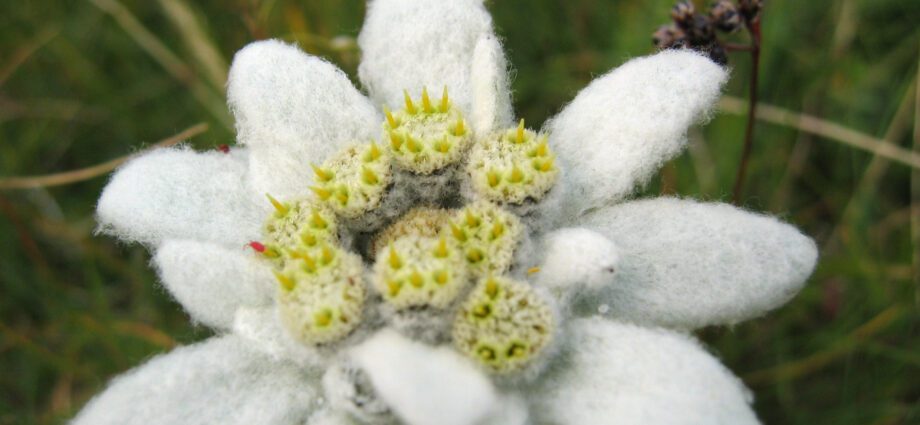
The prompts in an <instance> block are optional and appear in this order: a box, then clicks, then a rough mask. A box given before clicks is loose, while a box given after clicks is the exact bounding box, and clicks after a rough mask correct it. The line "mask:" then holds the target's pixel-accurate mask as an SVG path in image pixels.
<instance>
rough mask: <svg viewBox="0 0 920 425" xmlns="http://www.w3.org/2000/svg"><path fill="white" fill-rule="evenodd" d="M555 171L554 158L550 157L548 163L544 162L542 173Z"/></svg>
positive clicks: (541, 166)
mask: <svg viewBox="0 0 920 425" xmlns="http://www.w3.org/2000/svg"><path fill="white" fill-rule="evenodd" d="M552 169H553V158H552V157H550V158H549V159H547V160H546V161H543V164H541V165H540V171H542V172H544V173H545V172H548V171H550V170H552Z"/></svg>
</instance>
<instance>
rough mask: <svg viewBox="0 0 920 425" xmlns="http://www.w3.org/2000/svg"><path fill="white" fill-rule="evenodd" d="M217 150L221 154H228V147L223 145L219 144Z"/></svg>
mask: <svg viewBox="0 0 920 425" xmlns="http://www.w3.org/2000/svg"><path fill="white" fill-rule="evenodd" d="M217 150H219V151H221V152H223V153H230V146H227V145H225V144H220V145H217Z"/></svg>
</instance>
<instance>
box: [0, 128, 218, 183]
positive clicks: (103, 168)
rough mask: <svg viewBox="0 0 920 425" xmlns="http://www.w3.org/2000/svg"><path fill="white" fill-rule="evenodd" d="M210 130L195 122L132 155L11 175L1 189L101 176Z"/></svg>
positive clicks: (76, 180)
mask: <svg viewBox="0 0 920 425" xmlns="http://www.w3.org/2000/svg"><path fill="white" fill-rule="evenodd" d="M207 130H208V124H207V123H198V124H195V125H193V126H191V127H189V128H187V129H185V130H182V131H181V132H179V133H177V134H175V135H173V136H170V137H168V138H166V139H163V140H161V141H159V142H156V143H155V144H154V145H153V146H151V147H150V148H148V149H145V150H142V151H140V152H136V153H134V154H131V155H125V156H123V157H120V158H115V159H113V160H110V161H106V162H103V163H102V164H97V165H93V166H91V167H86V168H81V169H79V170H73V171H66V172H63V173H57V174H48V175H44V176H33V177H10V178H6V179H0V190H3V189H30V188H36V187H50V186H61V185H65V184H71V183H77V182H81V181H84V180H89V179H91V178H94V177H98V176H101V175H103V174H105V173H108V172H109V171H112V170H114V169H115V168H117V167H118V166H119V165H121V164H122V163H124V162H125V161H127V160H129V159H131V158H134V157H135V156H137V155H141V154H143V153H146V152H147V151H149V150H151V149H157V148H164V147H167V146H172V145H175V144H177V143H179V142H182V141H184V140H186V139H189V138H191V137H194V136H197V135H199V134H201V133H204V132H205V131H207Z"/></svg>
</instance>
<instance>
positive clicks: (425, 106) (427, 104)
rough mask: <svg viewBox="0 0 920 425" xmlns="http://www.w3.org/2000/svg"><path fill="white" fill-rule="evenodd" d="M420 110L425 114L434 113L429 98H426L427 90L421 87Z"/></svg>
mask: <svg viewBox="0 0 920 425" xmlns="http://www.w3.org/2000/svg"><path fill="white" fill-rule="evenodd" d="M422 110H423V111H425V113H426V114H432V113H434V106H433V105H432V104H431V98H429V97H428V88H426V87H422Z"/></svg>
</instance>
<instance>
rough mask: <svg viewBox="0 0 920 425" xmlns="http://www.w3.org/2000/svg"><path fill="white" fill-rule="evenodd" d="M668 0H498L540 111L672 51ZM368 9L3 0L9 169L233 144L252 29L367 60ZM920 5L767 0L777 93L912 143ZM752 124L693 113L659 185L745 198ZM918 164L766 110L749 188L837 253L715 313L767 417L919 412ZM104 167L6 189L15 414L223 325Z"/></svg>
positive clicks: (526, 102)
mask: <svg viewBox="0 0 920 425" xmlns="http://www.w3.org/2000/svg"><path fill="white" fill-rule="evenodd" d="M671 3H672V2H671V1H670V0H641V1H640V0H611V1H602V0H568V1H555V2H554V1H548V0H541V1H534V0H501V1H492V2H489V8H490V9H491V10H492V12H493V14H494V18H495V25H496V27H497V30H498V32H499V34H500V35H501V37H502V38H503V39H504V41H505V46H506V49H507V51H508V54H509V58H510V61H511V63H512V64H513V67H514V69H515V74H514V76H515V78H514V85H513V87H514V96H515V106H516V110H517V112H518V113H519V114H520V116H522V117H524V118H526V119H527V121H528V122H531V123H540V122H543V121H544V120H545V119H546V118H548V117H550V116H551V115H553V114H554V113H555V112H557V111H558V110H559V109H560V108H561V107H562V106H563V105H564V104H565V102H567V101H568V100H569V99H571V98H572V97H573V95H574V94H575V93H577V91H578V90H579V89H580V88H581V87H583V86H584V85H585V84H587V83H588V82H589V81H590V80H591V79H592V78H593V77H594V76H597V75H600V74H602V73H604V72H606V71H607V70H609V69H610V68H612V67H614V66H616V65H618V64H620V63H622V62H623V61H624V60H626V59H627V58H629V57H633V56H637V55H642V54H646V53H649V52H651V50H652V48H651V43H650V34H651V32H652V31H653V30H654V29H655V28H656V27H657V26H658V25H659V24H663V23H665V22H666V21H667V19H668V11H669V8H670V6H671ZM119 5H122V6H119ZM363 14H364V5H363V3H362V2H360V1H338V2H319V1H309V2H308V1H271V0H266V1H262V2H259V1H257V0H235V1H216V0H210V1H200V2H194V4H193V2H190V1H188V2H187V1H185V0H158V1H139V0H131V1H128V0H125V1H123V2H122V3H116V2H114V1H113V0H92V1H88V2H82V1H79V2H78V1H49V0H44V1H34V2H12V1H7V2H2V3H0V178H2V177H8V176H21V175H38V174H47V173H51V172H57V171H65V170H71V169H77V168H81V167H87V166H91V165H93V164H97V163H101V162H104V161H107V160H109V159H112V158H115V157H120V156H122V155H125V154H128V153H131V152H133V151H136V150H138V149H139V148H141V147H143V146H144V145H145V144H146V143H150V142H153V141H155V140H158V139H161V138H164V137H167V136H169V135H172V134H175V133H177V132H178V131H180V130H181V129H183V128H186V127H188V126H190V125H192V124H194V123H198V122H207V123H209V124H210V130H209V131H207V132H206V133H204V134H203V135H201V136H198V137H195V138H194V140H192V144H193V145H194V146H195V147H196V148H199V149H213V148H214V147H215V146H217V145H218V144H220V143H232V142H233V137H234V131H233V127H232V120H231V119H230V117H229V113H228V112H227V110H226V107H225V106H224V104H223V97H224V82H223V80H222V78H224V75H225V73H226V64H227V63H229V61H230V59H231V58H232V55H233V52H234V51H235V50H237V49H239V48H240V47H242V46H243V45H245V44H246V43H248V42H250V41H252V40H256V39H260V38H266V37H279V38H282V39H286V40H289V41H295V42H297V43H299V44H300V45H301V47H303V48H304V49H306V50H307V51H309V52H311V53H314V54H317V55H323V56H326V57H328V58H329V59H330V60H332V61H333V62H335V63H337V64H339V65H340V66H341V67H342V68H343V69H344V70H345V71H346V72H348V73H349V74H350V75H352V76H354V71H355V69H356V66H357V61H358V58H359V52H358V51H357V50H356V48H355V47H354V44H353V40H352V39H351V38H352V37H355V36H356V35H357V32H358V31H359V29H360V25H361V21H362V18H363ZM187 18H190V20H189V19H187ZM917 22H920V2H917V1H915V0H826V1H812V2H804V1H798V0H772V1H769V2H768V4H767V6H766V14H765V17H764V21H763V33H764V51H763V60H762V65H763V67H762V69H761V85H760V93H761V99H762V101H764V102H766V103H770V104H774V105H778V106H781V107H784V108H787V109H790V110H793V111H801V112H804V113H807V114H811V115H815V116H819V117H823V118H824V119H826V120H829V121H831V122H833V123H836V124H838V125H842V126H844V127H847V128H849V129H852V130H855V131H859V132H863V133H866V134H868V135H871V136H874V137H876V138H884V139H886V140H888V141H890V142H892V143H895V144H898V145H901V146H904V147H907V148H908V149H910V148H911V145H912V140H913V137H914V136H913V134H917V133H913V132H917V130H916V129H914V128H913V126H914V125H915V124H916V118H915V117H916V114H917V111H916V109H917V108H916V107H917V105H916V103H917V98H918V95H917V87H916V82H917V74H918V70H917V65H918V49H920V45H918V40H920V37H918V36H920V28H918V26H917ZM139 28H140V29H139ZM143 28H146V29H147V30H148V31H149V33H147V36H149V38H145V35H144V33H143V31H142V30H143ZM735 38H736V40H735V41H737V42H744V41H745V40H744V38H743V36H737V37H735ZM151 39H152V40H153V41H151ZM157 45H161V46H162V47H164V48H165V49H166V50H167V52H166V53H167V54H165V55H164V53H163V52H162V51H159V50H158V49H157ZM170 52H172V53H170ZM730 61H731V64H732V65H733V67H734V72H733V77H732V81H731V82H730V83H729V85H728V88H727V93H728V94H729V95H733V96H736V97H746V89H745V88H746V85H747V82H748V80H747V79H748V77H749V75H750V68H749V57H748V56H747V55H746V54H745V53H733V54H732V55H731V56H730ZM744 123H745V121H744V118H743V116H740V115H737V114H734V115H733V114H725V113H723V114H718V115H716V116H715V117H714V119H713V120H712V121H711V122H710V123H709V124H708V125H706V126H704V127H702V128H700V129H695V130H693V131H692V132H691V139H692V146H691V149H690V150H689V152H688V153H687V154H684V155H683V156H681V157H680V158H678V159H677V160H676V161H674V162H673V163H672V164H669V165H667V166H666V167H665V168H664V169H663V171H662V173H661V175H660V178H659V179H657V180H656V181H655V182H654V183H653V184H651V185H650V187H649V188H647V190H646V191H645V193H644V194H643V196H654V195H656V194H658V193H676V194H680V195H682V196H691V197H697V198H702V199H707V200H723V201H728V198H729V193H730V191H731V188H732V185H733V183H734V177H735V172H736V167H737V163H738V158H739V155H740V150H741V146H742V134H743V127H744ZM918 143H920V141H917V140H913V144H914V145H916V144H918ZM912 171H914V170H911V169H910V168H908V167H906V166H904V165H902V164H898V163H889V162H888V161H886V160H884V159H880V158H877V157H875V156H873V155H872V154H871V153H867V152H865V151H861V150H856V149H854V148H852V147H849V146H846V145H844V144H840V143H839V142H837V141H835V140H833V139H828V138H822V137H818V136H815V135H813V134H811V133H810V132H808V131H802V129H801V128H795V127H784V126H777V125H773V124H769V123H764V122H759V123H758V126H757V129H756V138H755V141H754V153H753V156H752V162H751V166H750V169H749V174H748V179H747V180H748V181H747V184H746V187H745V196H744V198H743V204H744V205H745V206H747V207H748V208H751V209H754V210H758V211H766V212H769V213H771V214H776V215H779V216H781V217H783V218H784V219H786V220H788V221H790V222H792V223H795V224H796V225H798V226H799V227H801V228H802V229H803V230H804V231H805V232H806V233H808V234H810V235H811V236H813V237H814V238H815V239H816V240H817V241H818V244H819V246H820V247H821V261H820V265H819V267H818V270H817V272H816V273H815V275H814V276H813V278H812V279H811V281H810V282H809V284H808V286H807V287H806V289H805V290H804V291H803V292H802V293H801V294H800V295H799V296H798V297H796V298H795V299H794V300H793V301H792V302H791V303H790V304H788V305H787V306H785V307H783V308H781V309H779V310H778V311H776V312H774V313H772V314H770V315H768V316H766V317H764V318H761V319H758V320H753V321H750V322H746V323H743V324H739V325H737V326H735V327H732V328H728V329H724V328H719V329H707V330H704V331H702V332H701V333H700V336H701V337H702V338H703V339H704V340H705V341H707V342H708V343H709V344H710V347H711V350H712V351H713V352H714V353H715V354H716V355H717V356H719V357H720V358H721V359H722V360H723V361H724V362H725V363H726V365H727V366H728V367H729V368H730V369H732V370H733V371H734V372H735V373H737V374H738V375H739V376H741V377H742V378H743V379H744V380H745V382H746V383H747V384H748V385H749V386H750V387H751V389H752V390H753V392H754V395H755V407H756V409H757V411H758V414H759V415H760V417H761V418H762V419H763V420H764V422H766V423H784V424H812V423H834V424H857V423H859V424H864V423H871V424H899V423H905V424H906V423H918V422H920V379H917V378H918V376H920V331H918V324H920V321H918V314H917V306H918V298H917V296H918V295H917V290H918V289H917V288H918V287H917V284H918V268H917V267H918V264H917V263H916V258H917V256H918V250H920V246H918V240H916V239H915V240H912V238H911V218H913V219H914V220H915V221H916V220H920V217H918V215H917V214H918V213H917V210H914V213H913V216H912V213H911V209H910V206H911V205H912V202H911V190H913V193H914V194H915V197H914V198H913V205H915V208H918V207H917V205H918V204H917V203H918V202H920V198H918V196H917V195H916V194H918V193H920V189H918V187H917V185H918V184H920V177H918V176H915V177H914V183H913V186H912V185H911V173H912ZM914 173H915V174H916V173H917V172H916V171H914ZM105 181H106V179H105V178H103V177H99V178H95V179H91V180H87V181H81V182H76V183H73V184H70V185H65V186H60V187H54V188H47V189H33V190H18V191H12V190H8V191H0V394H2V395H3V396H2V397H0V424H27V423H38V424H49V423H61V422H63V421H65V420H66V419H67V418H69V417H70V416H72V415H73V414H74V413H75V412H76V411H77V410H78V409H79V408H80V406H81V405H82V404H83V403H85V402H86V401H87V400H88V398H89V397H91V396H92V395H93V394H94V393H96V392H97V391H99V390H100V389H102V388H103V386H104V385H105V383H106V382H107V380H108V379H110V377H112V376H113V375H115V374H117V373H119V372H121V371H124V370H126V369H128V368H130V367H132V366H134V365H137V364H139V363H141V362H142V361H143V360H144V359H145V358H148V357H150V356H151V355H154V354H155V353H160V352H163V351H165V350H168V349H169V348H170V347H171V346H173V345H174V344H179V343H187V342H193V341H196V340H199V339H202V338H205V337H206V336H208V335H209V331H208V330H206V329H203V328H196V327H194V326H192V325H190V324H189V322H188V320H187V318H186V316H185V314H184V313H183V312H182V311H181V308H180V307H179V306H178V305H177V304H176V303H174V302H173V301H172V300H170V299H169V296H168V294H167V293H166V292H165V291H164V290H162V289H161V288H160V287H158V286H157V282H156V279H155V276H154V274H153V272H152V271H151V270H150V268H149V267H148V260H149V255H148V253H147V252H146V251H145V250H144V249H143V248H141V247H139V246H136V245H130V246H126V245H123V244H118V243H117V242H116V241H114V240H112V239H110V238H106V237H96V236H93V234H92V232H93V228H94V226H95V223H94V219H93V208H94V205H95V202H96V199H97V198H98V196H99V193H100V190H101V188H102V187H103V185H104V184H105ZM914 225H915V226H916V225H917V223H916V222H915V223H914ZM914 231H915V232H916V228H915V229H914Z"/></svg>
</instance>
